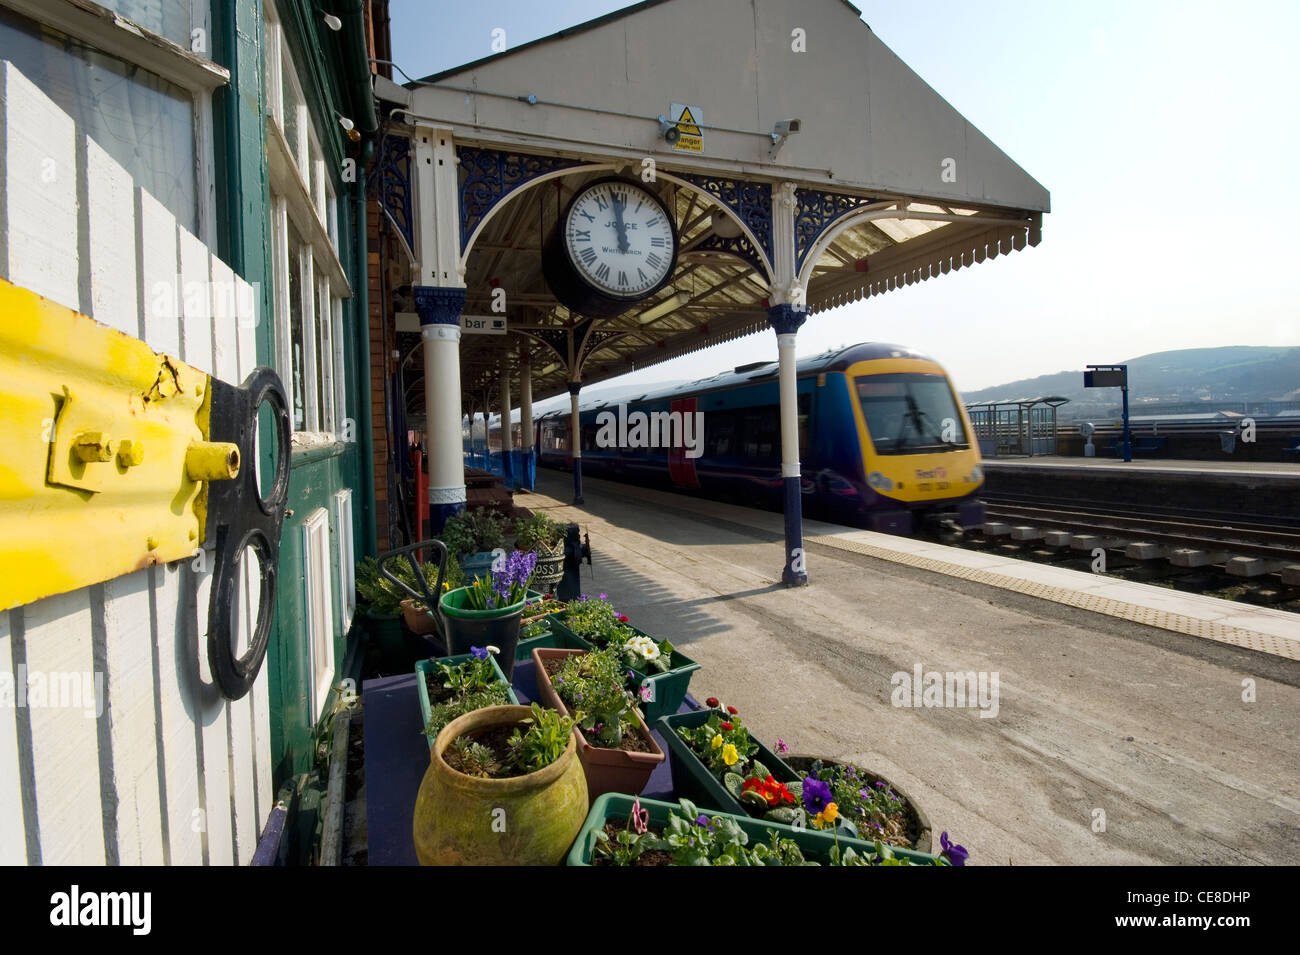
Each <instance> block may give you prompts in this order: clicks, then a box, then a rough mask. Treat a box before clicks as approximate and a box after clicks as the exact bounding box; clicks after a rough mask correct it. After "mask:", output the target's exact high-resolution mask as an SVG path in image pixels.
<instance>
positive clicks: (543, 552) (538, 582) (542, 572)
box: [533, 541, 564, 593]
mask: <svg viewBox="0 0 1300 955" xmlns="http://www.w3.org/2000/svg"><path fill="white" fill-rule="evenodd" d="M535 553H536V554H537V568H536V569H535V570H534V571H533V583H534V585H535V586H536V587H537V588H538V589H539V590H544V591H546V592H547V593H550V592H551V591H553V590H554V589H555V585H556V584H558V583H559V582H560V581H561V580H562V579H563V577H564V542H563V541H561V542H560V543H559V544H558V545H557V546H556V547H554V548H551V549H548V548H546V547H538V548H537V550H536V551H535Z"/></svg>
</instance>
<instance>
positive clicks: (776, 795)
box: [741, 776, 795, 806]
mask: <svg viewBox="0 0 1300 955" xmlns="http://www.w3.org/2000/svg"><path fill="white" fill-rule="evenodd" d="M741 791H742V792H757V793H758V794H759V795H760V796H762V797H763V798H764V799H765V800H766V801H767V804H768V805H769V806H779V805H781V804H782V803H793V802H794V801H795V798H794V794H792V793H791V792H790V790H789V789H787V788H786V785H785V783H778V782H777V781H776V780H775V779H773V778H772V777H771V776H768V777H767V778H766V779H759V778H758V777H757V776H751V777H750V778H749V779H746V780H745V781H744V783H742V784H741Z"/></svg>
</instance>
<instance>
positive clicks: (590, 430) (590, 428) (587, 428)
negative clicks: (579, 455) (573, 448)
mask: <svg viewBox="0 0 1300 955" xmlns="http://www.w3.org/2000/svg"><path fill="white" fill-rule="evenodd" d="M596 431H597V428H596V426H595V425H594V424H584V425H583V426H582V450H583V451H591V450H594V449H595V447H596Z"/></svg>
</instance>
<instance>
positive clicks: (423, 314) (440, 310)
mask: <svg viewBox="0 0 1300 955" xmlns="http://www.w3.org/2000/svg"><path fill="white" fill-rule="evenodd" d="M412 292H413V293H414V296H415V310H416V312H418V313H419V315H420V324H421V325H455V326H457V327H459V326H460V313H461V312H462V311H463V310H464V308H465V289H464V288H462V287H454V286H440V285H417V286H415V288H414V289H412Z"/></svg>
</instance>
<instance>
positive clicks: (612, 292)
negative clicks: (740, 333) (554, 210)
mask: <svg viewBox="0 0 1300 955" xmlns="http://www.w3.org/2000/svg"><path fill="white" fill-rule="evenodd" d="M676 267H677V229H676V226H675V224H674V222H673V217H672V214H671V213H670V212H669V211H668V206H667V205H665V204H664V201H663V200H662V199H660V198H659V196H658V195H657V194H656V193H654V192H653V191H651V190H650V189H647V188H646V187H645V186H644V185H643V184H641V183H639V182H636V181H634V180H629V179H621V178H617V177H614V178H609V179H598V180H596V181H595V182H591V183H588V184H587V185H585V186H583V187H582V188H581V189H579V190H578V192H577V193H576V194H575V195H574V196H573V198H572V199H570V200H569V204H568V205H567V206H566V207H565V209H564V212H563V213H562V214H561V216H560V218H559V221H558V222H557V223H556V224H555V231H554V232H553V233H552V235H551V237H550V239H549V240H548V241H547V243H546V246H545V248H544V249H543V252H542V269H543V272H544V274H545V276H546V281H547V284H548V285H550V287H551V292H552V293H553V294H554V295H555V297H556V298H557V299H559V301H560V302H561V303H562V304H564V305H566V306H568V307H569V309H571V310H572V311H574V312H577V313H578V314H581V315H588V316H597V317H610V316H613V315H618V314H620V313H622V312H625V311H627V309H629V308H631V307H632V306H633V305H635V304H636V303H637V302H642V301H645V300H646V299H647V298H649V297H650V296H652V295H653V294H654V293H655V292H657V291H659V289H661V288H663V286H664V284H665V283H666V282H667V281H668V280H669V279H670V278H671V277H672V274H673V270H674V269H675V268H676Z"/></svg>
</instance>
